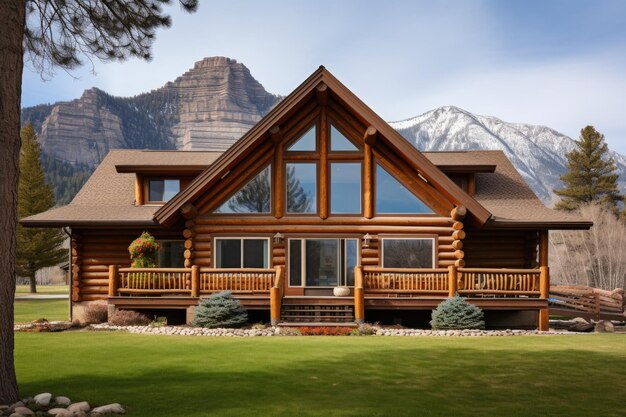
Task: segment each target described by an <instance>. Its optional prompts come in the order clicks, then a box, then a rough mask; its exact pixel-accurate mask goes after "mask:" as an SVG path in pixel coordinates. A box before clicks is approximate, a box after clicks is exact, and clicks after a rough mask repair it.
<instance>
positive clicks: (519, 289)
mask: <svg viewBox="0 0 626 417" xmlns="http://www.w3.org/2000/svg"><path fill="white" fill-rule="evenodd" d="M354 272H355V283H354V286H353V287H351V288H350V294H349V295H348V296H346V297H322V296H300V297H289V296H285V288H286V287H287V285H288V283H287V282H286V279H285V268H284V267H283V266H278V267H276V268H273V269H260V268H259V269H254V268H240V269H216V268H206V267H199V266H192V267H191V268H149V269H140V268H118V267H117V266H115V265H112V266H110V267H109V291H108V296H109V297H108V302H109V304H110V305H111V306H113V307H115V308H122V309H124V308H126V309H149V308H154V309H187V310H188V312H189V314H188V316H190V315H191V314H192V313H193V308H194V307H195V306H196V305H197V304H198V302H199V301H200V300H201V299H202V298H206V297H208V296H210V295H211V294H213V293H216V292H219V291H231V292H232V293H233V296H234V297H235V298H237V299H238V300H239V301H240V302H241V304H242V305H243V307H244V308H246V309H248V310H266V311H267V310H269V312H270V318H271V322H272V324H278V323H281V322H287V321H288V322H296V323H298V322H301V323H307V322H316V323H318V322H319V323H333V322H337V321H341V322H352V323H353V322H356V323H360V322H363V321H365V319H366V316H365V311H366V310H432V309H434V308H436V307H437V305H438V304H439V303H441V301H442V300H444V299H445V298H447V297H453V296H454V295H455V294H458V295H460V296H462V297H466V298H467V300H468V302H470V303H471V304H474V305H476V306H478V307H480V308H482V309H485V310H534V311H539V312H540V319H539V328H540V329H542V330H543V329H547V326H548V323H547V318H548V313H547V309H548V298H549V269H548V267H541V268H538V269H493V268H457V267H456V266H450V267H448V268H438V269H405V268H380V267H373V266H357V267H356V268H355V271H354Z"/></svg>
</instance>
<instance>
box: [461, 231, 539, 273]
mask: <svg viewBox="0 0 626 417" xmlns="http://www.w3.org/2000/svg"><path fill="white" fill-rule="evenodd" d="M466 232H467V234H466V237H465V239H464V240H463V251H464V252H465V258H464V259H465V266H466V267H468V268H481V267H482V268H536V267H537V266H538V263H537V245H538V243H539V240H538V232H533V231H519V230H502V231H499V230H467V231H466Z"/></svg>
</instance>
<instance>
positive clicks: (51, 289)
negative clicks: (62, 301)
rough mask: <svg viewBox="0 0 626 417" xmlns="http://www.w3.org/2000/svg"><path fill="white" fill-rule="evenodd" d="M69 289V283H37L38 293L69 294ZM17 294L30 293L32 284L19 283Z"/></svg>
mask: <svg viewBox="0 0 626 417" xmlns="http://www.w3.org/2000/svg"><path fill="white" fill-rule="evenodd" d="M69 290H70V287H69V285H37V294H68V293H69ZM15 294H17V295H25V294H30V286H28V285H17V286H16V287H15Z"/></svg>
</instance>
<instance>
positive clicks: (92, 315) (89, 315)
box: [83, 301, 109, 324]
mask: <svg viewBox="0 0 626 417" xmlns="http://www.w3.org/2000/svg"><path fill="white" fill-rule="evenodd" d="M108 318H109V311H108V307H107V305H106V304H105V303H102V302H98V301H95V302H92V303H90V304H89V305H87V306H86V307H85V309H84V310H83V321H84V322H85V324H100V323H106V322H107V320H108Z"/></svg>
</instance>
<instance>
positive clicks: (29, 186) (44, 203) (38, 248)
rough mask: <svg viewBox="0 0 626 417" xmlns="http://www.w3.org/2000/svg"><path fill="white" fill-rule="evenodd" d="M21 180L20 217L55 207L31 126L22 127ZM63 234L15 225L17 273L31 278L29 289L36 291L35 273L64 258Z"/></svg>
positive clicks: (18, 208)
mask: <svg viewBox="0 0 626 417" xmlns="http://www.w3.org/2000/svg"><path fill="white" fill-rule="evenodd" d="M20 136H21V139H22V151H21V155H20V180H19V185H18V205H17V213H18V216H19V217H20V218H23V217H27V216H32V215H33V214H37V213H41V212H43V211H46V210H48V209H49V208H51V207H53V206H54V195H53V194H52V191H51V190H50V187H48V185H47V184H46V181H45V177H44V173H43V168H42V166H41V160H40V154H41V149H40V147H39V143H38V142H37V136H36V134H35V130H34V129H33V125H32V124H30V123H27V124H26V125H25V126H24V127H23V128H22V130H21V132H20ZM63 240H64V236H63V233H62V232H61V230H59V229H38V228H25V227H23V226H22V225H18V226H17V265H16V270H17V274H18V275H19V276H22V277H27V278H28V279H29V281H30V292H31V293H34V292H37V284H36V280H35V274H36V273H37V271H39V270H40V269H41V268H45V267H49V266H54V265H58V264H59V263H61V262H63V261H64V260H65V259H66V257H67V252H66V250H65V249H63V248H62V247H61V246H62V244H63Z"/></svg>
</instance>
